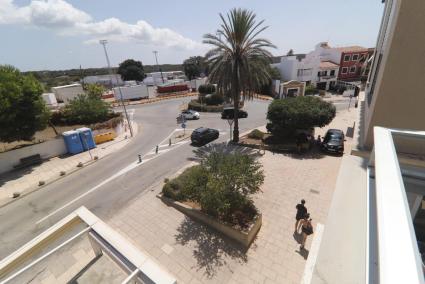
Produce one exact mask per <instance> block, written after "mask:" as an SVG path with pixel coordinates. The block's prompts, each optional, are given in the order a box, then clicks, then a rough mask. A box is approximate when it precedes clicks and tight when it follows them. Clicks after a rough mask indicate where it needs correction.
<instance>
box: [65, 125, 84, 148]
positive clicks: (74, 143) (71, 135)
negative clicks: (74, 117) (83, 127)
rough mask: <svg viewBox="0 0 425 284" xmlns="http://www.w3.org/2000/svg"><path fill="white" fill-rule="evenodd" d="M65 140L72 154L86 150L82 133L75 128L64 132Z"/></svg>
mask: <svg viewBox="0 0 425 284" xmlns="http://www.w3.org/2000/svg"><path fill="white" fill-rule="evenodd" d="M62 136H63V140H64V141H65V145H66V149H67V150H68V153H70V154H78V153H81V152H83V151H84V148H83V144H82V143H81V139H80V134H79V133H78V132H77V131H75V130H70V131H65V132H63V133H62Z"/></svg>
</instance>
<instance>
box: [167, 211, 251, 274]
mask: <svg viewBox="0 0 425 284" xmlns="http://www.w3.org/2000/svg"><path fill="white" fill-rule="evenodd" d="M177 232H178V233H177V234H176V235H175V239H176V243H178V244H180V245H182V246H185V245H187V244H188V243H191V242H194V243H195V249H194V250H193V257H194V258H195V259H196V261H197V269H198V270H199V269H205V274H206V276H207V277H208V278H212V277H214V276H215V275H216V274H217V269H218V268H219V267H222V266H225V265H226V264H227V262H226V259H227V258H231V259H236V260H237V261H238V262H239V263H245V262H247V255H246V254H245V252H246V250H245V249H244V248H243V247H242V246H241V245H239V244H238V243H236V242H234V241H233V240H230V239H228V238H226V237H224V236H221V235H219V234H218V233H217V232H215V231H213V230H212V229H210V228H208V227H206V226H204V225H202V224H199V223H197V222H195V221H193V220H191V219H190V218H189V217H185V220H184V221H183V222H182V223H181V224H180V226H179V227H178V228H177Z"/></svg>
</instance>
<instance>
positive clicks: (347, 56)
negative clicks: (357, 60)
mask: <svg viewBox="0 0 425 284" xmlns="http://www.w3.org/2000/svg"><path fill="white" fill-rule="evenodd" d="M350 59H351V55H350V54H346V55H344V61H345V62H347V61H350Z"/></svg>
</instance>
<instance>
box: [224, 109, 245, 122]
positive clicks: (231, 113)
mask: <svg viewBox="0 0 425 284" xmlns="http://www.w3.org/2000/svg"><path fill="white" fill-rule="evenodd" d="M234 117H235V109H234V108H225V109H223V111H222V113H221V118H222V119H233V118H234ZM247 117H248V113H247V112H246V111H244V110H242V109H240V110H239V111H238V118H247Z"/></svg>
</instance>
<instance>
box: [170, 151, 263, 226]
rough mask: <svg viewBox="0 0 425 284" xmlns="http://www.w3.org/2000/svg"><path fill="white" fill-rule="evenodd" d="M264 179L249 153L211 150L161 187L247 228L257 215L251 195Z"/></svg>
mask: <svg viewBox="0 0 425 284" xmlns="http://www.w3.org/2000/svg"><path fill="white" fill-rule="evenodd" d="M263 181H264V174H263V171H262V170H261V165H260V164H259V163H258V162H257V161H256V160H255V159H254V158H253V157H251V156H249V155H244V154H239V153H234V154H229V153H224V152H212V153H210V154H208V155H207V156H205V157H203V158H202V161H201V165H198V166H194V167H191V168H189V169H186V170H185V171H184V172H183V173H182V174H181V175H180V176H178V177H177V178H175V179H172V180H170V181H168V182H167V183H166V184H165V185H164V187H163V188H162V192H163V194H164V196H166V197H168V198H172V199H174V200H178V201H182V200H192V201H195V202H197V203H198V204H199V205H200V206H201V210H202V211H204V212H205V213H207V214H209V215H211V216H214V217H216V218H218V219H219V220H222V221H225V222H229V223H231V224H234V225H239V226H240V227H241V228H244V227H246V226H247V225H248V224H249V222H250V221H252V220H253V218H254V217H255V216H256V215H257V214H258V212H257V209H256V208H255V206H254V203H253V202H252V200H251V198H250V196H251V195H252V194H254V193H256V192H258V191H259V190H260V186H261V184H262V183H263Z"/></svg>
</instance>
